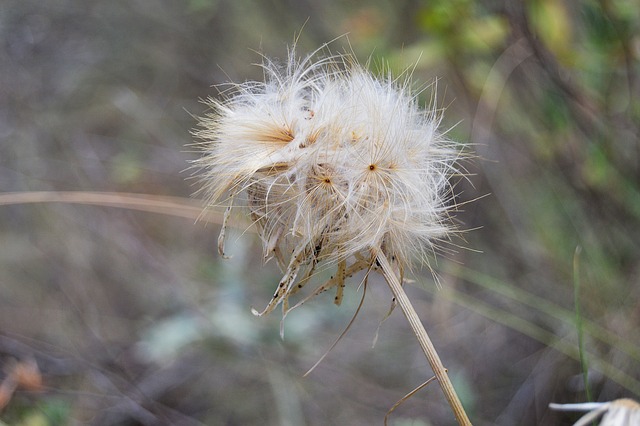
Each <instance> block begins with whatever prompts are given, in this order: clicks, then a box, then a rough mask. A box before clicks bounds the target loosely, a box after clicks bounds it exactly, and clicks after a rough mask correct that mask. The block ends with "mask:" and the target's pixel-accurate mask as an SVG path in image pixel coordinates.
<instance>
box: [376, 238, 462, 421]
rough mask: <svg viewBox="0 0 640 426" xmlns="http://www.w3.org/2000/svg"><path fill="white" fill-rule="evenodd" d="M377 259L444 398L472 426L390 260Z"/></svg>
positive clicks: (458, 416) (378, 256)
mask: <svg viewBox="0 0 640 426" xmlns="http://www.w3.org/2000/svg"><path fill="white" fill-rule="evenodd" d="M375 254H376V258H377V260H378V263H379V264H380V267H381V268H382V274H383V275H384V277H385V279H386V281H387V283H388V284H389V287H390V288H391V292H392V293H393V295H394V297H395V298H396V301H397V302H398V305H400V308H401V309H402V313H403V314H404V316H405V317H406V318H407V320H408V321H409V325H411V329H412V330H413V333H414V334H415V335H416V338H417V339H418V343H420V347H421V348H422V351H423V352H424V354H425V356H426V357H427V360H428V361H429V365H431V369H432V370H433V373H434V374H435V376H436V377H437V378H438V383H440V387H441V388H442V392H443V393H444V396H445V397H446V398H447V401H448V402H449V405H450V406H451V409H452V410H453V414H454V415H455V417H456V420H457V421H458V423H459V424H460V425H463V426H471V421H470V420H469V417H468V416H467V413H466V412H465V411H464V408H463V407H462V403H461V402H460V398H458V394H457V393H456V391H455V389H454V388H453V384H452V383H451V380H450V379H449V375H448V374H447V369H446V368H445V367H444V365H442V361H441V360H440V357H439V356H438V352H436V349H435V347H434V346H433V343H431V339H430V338H429V335H428V334H427V330H425V328H424V326H423V325H422V322H421V321H420V318H419V317H418V314H417V313H416V310H415V309H414V308H413V305H412V304H411V301H410V300H409V298H408V297H407V294H406V293H405V292H404V289H403V288H402V284H401V283H400V281H399V280H398V277H397V276H396V274H395V273H394V272H393V268H392V267H391V264H390V263H389V260H388V259H387V257H386V256H385V255H384V253H383V252H382V250H378V251H377V252H376V253H375Z"/></svg>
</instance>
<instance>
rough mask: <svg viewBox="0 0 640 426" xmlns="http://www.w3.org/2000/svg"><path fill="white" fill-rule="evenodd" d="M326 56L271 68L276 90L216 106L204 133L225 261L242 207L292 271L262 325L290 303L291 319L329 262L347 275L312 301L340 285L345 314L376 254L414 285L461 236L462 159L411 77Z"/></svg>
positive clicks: (204, 121) (245, 93)
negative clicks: (418, 272) (447, 242)
mask: <svg viewBox="0 0 640 426" xmlns="http://www.w3.org/2000/svg"><path fill="white" fill-rule="evenodd" d="M317 57H318V52H315V53H314V54H312V55H310V56H308V57H307V58H305V59H303V60H298V59H297V57H296V56H295V52H294V50H293V49H292V50H291V51H290V54H289V58H288V61H287V63H286V64H284V65H278V64H276V63H275V62H273V61H270V60H268V59H265V60H264V62H263V64H262V67H263V69H264V72H265V81H264V82H246V83H241V84H233V85H232V86H231V89H230V90H229V91H226V92H225V93H224V99H222V100H216V99H208V100H207V104H208V105H209V106H210V107H211V108H212V112H211V113H210V114H208V115H207V116H205V117H203V118H201V120H200V129H199V130H197V131H196V132H195V136H196V138H198V139H199V140H200V141H201V142H200V143H199V145H200V146H201V148H202V150H203V153H204V154H203V156H202V157H201V158H200V159H199V160H197V161H196V166H197V167H199V168H200V169H202V170H203V172H202V174H201V177H202V181H203V182H204V191H206V194H207V197H208V200H209V202H210V203H211V204H212V203H216V202H218V201H219V200H224V202H225V203H226V204H227V210H226V213H225V221H224V222H225V223H224V224H223V228H222V231H221V235H220V238H219V241H218V242H219V245H218V248H219V251H220V253H221V254H224V236H225V228H226V222H227V219H228V217H229V213H230V211H231V208H232V206H234V205H238V206H242V207H243V208H247V209H248V211H249V213H250V215H251V218H252V220H253V222H254V224H255V225H256V226H257V229H258V232H259V234H260V236H261V238H262V242H263V248H264V257H265V260H268V259H270V258H275V259H276V261H277V262H278V264H279V265H280V268H281V269H282V271H283V273H284V276H283V278H282V279H281V281H280V283H279V284H278V287H277V289H276V292H275V294H274V296H273V300H271V302H270V303H269V304H268V306H267V307H266V308H265V309H264V310H263V311H262V312H255V313H256V314H257V315H263V314H266V313H269V312H271V311H272V310H273V309H274V308H275V307H276V306H277V305H278V304H279V303H282V304H283V311H284V312H285V313H286V312H287V310H288V309H289V304H288V299H289V297H290V296H291V295H292V294H294V293H295V292H297V291H298V290H299V289H300V288H302V287H303V286H304V285H305V284H306V283H307V282H308V281H309V279H310V277H311V276H312V274H313V273H314V271H315V268H316V265H317V264H318V263H319V262H321V261H326V262H327V263H336V264H337V273H336V274H334V276H333V277H332V278H331V279H330V280H329V281H328V282H326V283H324V284H322V285H320V286H319V287H318V288H317V289H316V290H315V291H314V292H313V294H311V295H310V297H312V296H314V295H316V294H318V293H320V292H322V291H324V290H327V289H329V288H331V287H337V294H336V299H335V301H336V303H338V304H339V303H340V301H341V299H342V288H343V287H344V282H345V278H346V277H348V276H351V275H352V274H354V273H356V272H358V271H360V270H363V269H367V268H372V267H373V265H374V263H375V257H376V255H375V253H376V252H378V251H381V252H382V253H384V254H385V255H386V256H387V258H388V259H391V261H392V262H393V264H394V267H396V268H397V269H398V272H399V274H400V275H401V276H402V274H403V271H404V270H405V269H406V268H408V267H410V266H411V263H412V259H414V258H415V257H419V258H421V259H422V260H423V261H424V260H426V254H427V252H429V251H432V250H433V249H434V242H435V241H439V240H441V239H442V238H443V237H445V236H446V235H447V234H448V232H449V231H450V225H449V220H448V216H447V209H448V205H449V204H450V201H451V197H452V187H451V184H450V183H449V179H450V177H451V176H452V175H453V174H455V173H456V169H455V166H454V165H455V163H456V160H457V159H458V157H459V155H460V149H459V148H458V147H457V146H456V145H455V144H453V143H452V142H450V141H449V140H448V139H446V138H445V137H444V136H443V134H442V133H441V132H439V131H438V125H439V115H438V113H437V112H436V111H435V110H423V109H421V108H420V107H419V105H418V101H417V94H415V93H413V92H412V91H411V88H410V81H409V79H408V78H407V79H405V81H403V82H400V81H398V80H395V79H393V78H392V77H391V76H386V77H383V78H376V77H374V76H373V75H372V74H370V73H369V72H368V71H367V70H366V69H365V68H364V67H363V66H361V65H359V64H358V63H357V62H355V61H354V60H353V59H352V57H351V56H350V55H337V56H335V55H334V56H326V57H320V59H315V58H317ZM304 300H307V299H304ZM304 300H303V302H304Z"/></svg>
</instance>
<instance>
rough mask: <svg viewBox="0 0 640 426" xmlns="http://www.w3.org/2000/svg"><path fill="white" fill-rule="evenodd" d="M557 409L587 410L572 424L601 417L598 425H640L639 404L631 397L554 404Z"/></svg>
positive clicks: (582, 424) (585, 425)
mask: <svg viewBox="0 0 640 426" xmlns="http://www.w3.org/2000/svg"><path fill="white" fill-rule="evenodd" d="M549 406H550V407H551V408H552V409H554V410H559V411H588V413H587V414H585V415H584V416H582V417H581V418H580V420H578V421H577V422H576V423H574V425H573V426H587V425H589V424H591V423H593V422H595V421H596V420H597V419H598V418H600V417H602V420H601V421H600V426H633V425H640V404H639V403H638V402H636V401H634V400H633V399H628V398H622V399H616V400H615V401H611V402H585V403H580V404H554V403H551V404H549Z"/></svg>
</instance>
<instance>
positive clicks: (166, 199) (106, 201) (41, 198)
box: [0, 191, 222, 224]
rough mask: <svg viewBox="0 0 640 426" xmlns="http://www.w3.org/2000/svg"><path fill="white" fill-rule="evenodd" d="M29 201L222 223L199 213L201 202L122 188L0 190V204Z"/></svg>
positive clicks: (218, 217)
mask: <svg viewBox="0 0 640 426" xmlns="http://www.w3.org/2000/svg"><path fill="white" fill-rule="evenodd" d="M31 203H65V204H84V205H94V206H106V207H116V208H123V209H130V210H139V211H145V212H152V213H159V214H165V215H170V216H176V217H183V218H187V219H193V220H200V221H203V222H211V223H217V224H221V223H222V214H221V213H216V212H205V213H203V211H202V210H203V209H202V203H200V202H194V201H193V200H192V199H189V198H182V197H171V196H163V195H150V194H133V193H125V192H87V191H33V192H32V191H26V192H5V193H1V194H0V206H2V205H12V204H31Z"/></svg>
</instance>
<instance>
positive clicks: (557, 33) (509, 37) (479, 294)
mask: <svg viewBox="0 0 640 426" xmlns="http://www.w3.org/2000/svg"><path fill="white" fill-rule="evenodd" d="M346 3H347V2H339V1H336V0H326V1H317V0H296V1H294V0H271V1H264V2H259V1H255V0H182V1H172V0H129V1H122V0H116V1H98V0H49V1H46V2H43V1H40V0H3V1H2V2H1V3H0V192H2V193H11V192H22V191H108V192H120V193H143V194H152V195H154V196H171V197H181V198H178V200H180V201H179V202H180V203H183V204H184V206H185V207H186V206H194V205H195V206H199V205H201V203H200V202H199V201H198V200H195V199H193V198H191V199H190V197H191V194H192V193H193V192H194V191H195V190H196V189H197V186H194V181H193V180H192V179H189V177H190V176H191V174H192V172H190V171H185V169H187V168H188V166H189V161H190V160H193V159H194V158H196V156H197V154H196V153H195V152H194V148H193V147H189V146H188V145H189V144H190V143H191V141H192V140H191V136H190V131H191V130H192V129H193V128H194V127H195V126H196V119H195V118H194V116H198V115H202V114H204V113H205V112H206V108H205V107H204V105H202V103H200V102H199V101H200V100H201V99H203V98H206V97H208V96H217V95H218V90H217V88H216V87H215V85H219V84H223V83H225V82H229V81H235V82H241V81H244V80H252V79H261V78H262V73H261V70H260V69H259V67H256V66H253V65H252V64H255V63H258V62H260V60H261V59H260V55H259V54H258V53H257V52H260V53H264V54H265V55H267V56H270V57H280V58H284V57H285V55H286V52H287V46H288V45H290V44H291V43H292V42H293V41H294V39H295V37H297V36H298V35H299V37H298V42H297V44H298V47H297V48H298V51H299V53H300V54H306V53H308V52H311V51H313V50H315V49H316V48H318V47H320V46H321V45H322V44H323V43H325V42H328V41H331V40H334V39H335V38H336V37H338V36H341V35H345V34H348V38H347V37H343V38H340V39H338V40H337V41H335V42H334V43H333V44H332V45H331V46H332V50H334V51H342V50H344V49H352V50H353V51H354V52H355V54H356V55H357V56H358V58H359V59H360V60H361V61H362V62H364V61H366V60H367V59H368V58H370V57H371V58H372V61H371V63H372V69H373V71H374V72H375V71H376V70H379V69H380V64H381V63H383V62H382V61H383V59H384V60H385V61H388V63H389V66H390V67H391V69H393V70H396V71H397V72H400V71H402V70H404V69H406V68H407V67H413V66H415V71H414V73H413V75H414V80H415V81H416V87H425V86H426V85H428V84H430V83H431V82H433V81H434V79H436V78H437V79H438V83H437V91H438V98H437V99H438V101H437V103H438V106H440V107H442V108H444V109H445V110H444V120H443V129H450V130H449V131H448V134H449V136H450V137H451V138H452V139H454V140H456V141H460V142H461V143H465V144H470V145H471V150H472V151H473V152H474V153H475V154H476V155H477V156H478V159H477V160H476V161H474V162H473V163H470V164H466V167H467V169H468V170H469V173H470V176H469V179H468V181H465V180H463V181H461V182H460V183H459V184H458V186H457V189H458V190H459V193H460V195H459V199H458V201H459V203H460V204H461V207H460V211H459V212H458V213H457V214H456V221H457V222H459V228H460V229H463V230H468V231H469V232H464V233H463V234H462V235H461V236H462V238H459V239H454V242H455V243H456V245H458V246H459V247H460V248H459V249H457V250H456V251H455V252H451V253H448V254H447V255H445V256H441V257H439V258H438V259H437V260H434V261H433V265H434V268H435V269H436V271H437V273H438V275H439V277H440V282H441V284H442V286H441V288H438V287H437V285H436V284H435V282H434V279H433V277H432V276H431V274H430V273H429V272H428V271H424V272H423V273H421V274H418V275H417V276H415V277H413V279H414V282H413V283H412V284H411V285H410V286H407V292H408V293H409V296H410V297H411V299H412V301H413V303H414V304H415V306H416V309H417V310H418V312H419V314H420V316H421V318H422V320H423V322H424V323H425V325H426V328H427V330H428V331H429V333H430V335H431V338H432V339H433V341H434V344H435V346H436V348H437V349H438V351H439V353H440V356H441V357H442V359H443V362H444V364H445V365H446V367H448V369H449V373H450V375H451V377H452V379H453V381H454V384H455V386H456V388H457V390H458V392H459V394H460V397H461V399H462V401H463V403H464V405H465V407H466V408H467V410H468V413H469V416H470V417H471V419H472V420H473V422H474V424H476V425H516V424H517V425H542V424H544V425H570V424H572V423H573V422H575V420H576V419H577V418H578V417H579V414H572V413H568V414H567V413H557V412H553V411H550V410H549V409H548V404H549V402H558V403H572V402H586V401H589V400H592V401H610V400H613V399H616V398H621V397H630V398H635V399H639V398H640V332H639V331H638V330H639V328H640V327H639V326H640V302H639V300H640V143H639V140H638V135H639V126H640V79H639V78H640V72H639V71H640V68H639V62H638V59H639V56H640V28H639V27H640V16H639V15H640V4H639V3H638V2H637V1H616V0H599V1H597V0H583V1H560V0H531V1H506V0H484V1H470V0H447V1H444V0H441V1H440V0H399V1H392V0H374V1H353V2H349V4H346ZM421 96H422V99H423V101H424V102H425V103H426V102H428V100H429V99H430V96H431V94H430V90H426V91H425V92H424V93H423V94H422V95H421ZM0 195H2V194H0ZM99 197H100V196H99ZM2 200H3V202H4V203H9V204H6V205H2V206H0V368H1V369H2V370H1V371H0V380H1V385H0V405H1V406H3V407H4V408H2V409H1V410H2V411H0V419H1V421H2V422H4V423H5V424H11V425H25V426H26V425H77V424H78V425H79V424H93V425H165V424H173V425H369V424H382V421H383V418H384V415H385V413H386V412H387V410H388V409H390V408H391V406H392V405H393V404H394V403H395V402H396V401H397V400H399V399H400V398H402V397H403V395H405V394H406V393H407V392H409V391H410V390H412V389H413V388H414V387H416V386H418V385H419V384H420V383H422V382H423V381H425V380H426V379H428V378H429V377H431V375H432V373H431V371H430V369H429V367H428V365H427V363H426V362H425V359H424V356H423V355H422V353H421V351H420V349H419V347H418V345H417V343H416V341H415V337H414V336H413V335H412V333H411V331H410V329H409V327H408V324H407V323H406V320H405V319H404V317H403V316H402V314H401V312H400V311H399V310H396V311H395V312H394V313H393V314H392V315H391V317H390V318H389V319H388V320H386V321H385V322H384V323H383V324H382V325H381V326H380V328H379V333H378V338H377V343H376V345H375V347H374V348H372V344H373V342H374V339H375V337H376V331H377V330H378V326H379V325H380V321H381V320H382V319H383V318H384V315H385V314H386V312H387V309H388V306H389V300H390V295H389V292H388V290H387V288H386V285H385V283H384V282H383V281H382V280H381V279H380V278H375V279H372V280H371V282H370V285H369V286H368V290H367V296H366V300H365V303H364V307H363V308H362V311H361V312H360V314H359V316H358V318H357V319H356V320H355V323H354V324H353V326H352V327H351V329H350V330H349V332H348V333H347V334H346V336H345V337H344V338H343V339H342V341H341V342H340V343H339V344H338V345H337V346H336V347H335V349H333V350H332V351H331V352H330V353H329V355H328V356H327V358H326V359H325V360H324V361H323V362H322V363H321V364H320V365H319V367H318V368H316V369H315V370H314V371H313V372H312V373H311V374H310V375H309V376H308V377H306V378H303V377H302V376H303V374H304V373H305V372H306V371H307V369H309V368H310V367H311V366H312V365H313V364H314V363H315V362H316V361H317V360H318V359H319V358H320V357H321V356H322V355H323V354H324V353H325V352H326V351H327V350H328V349H329V347H330V346H331V344H332V342H333V341H334V340H335V339H336V338H337V337H338V336H339V335H340V333H341V332H342V330H343V329H344V328H345V327H346V325H347V323H348V322H349V320H350V318H351V317H352V315H353V314H354V312H355V310H356V307H357V305H358V303H359V301H360V298H361V296H362V289H358V288H357V287H358V283H359V281H360V280H359V279H358V278H355V279H354V280H353V281H352V282H351V285H349V286H348V288H347V291H346V295H345V300H344V302H343V305H342V306H341V307H336V306H334V305H333V303H331V302H332V298H333V295H332V294H325V295H322V296H320V297H318V298H316V299H315V300H314V301H313V302H312V303H309V304H307V305H305V306H304V307H303V308H301V309H298V310H296V311H294V312H293V313H292V314H290V315H289V316H288V317H287V321H286V323H285V338H284V340H283V339H281V338H280V336H279V329H280V319H281V318H280V316H279V314H278V313H274V314H272V315H270V316H269V317H267V318H257V317H254V316H252V315H251V313H250V307H251V306H255V307H258V308H262V307H263V306H264V305H265V304H266V303H267V302H268V301H269V299H270V297H271V295H272V292H273V289H274V287H275V285H276V283H277V282H278V280H279V271H278V270H277V268H276V266H275V265H274V264H268V265H266V266H262V265H261V249H260V246H259V244H258V241H257V238H256V236H255V235H252V234H251V233H250V232H246V233H243V232H242V230H240V231H237V232H235V233H232V236H231V238H229V243H230V246H229V250H228V251H229V253H230V254H232V255H233V258H232V259H231V260H222V259H221V258H220V257H219V256H218V255H217V253H216V250H215V244H216V239H217V235H218V231H219V226H218V225H216V224H215V223H207V222H206V221H204V220H202V221H198V222H196V221H195V220H194V217H190V218H189V217H187V218H185V217H175V216H172V215H165V214H158V213H154V212H140V211H132V210H128V209H120V208H113V207H104V206H96V205H92V206H88V205H82V204H69V203H59V202H58V203H36V204H15V203H16V202H17V201H19V199H18V196H16V195H15V194H9V195H8V196H7V195H6V194H5V198H3V199H2ZM472 200H475V201H473V202H470V201H472ZM12 203H13V204H12ZM215 214H217V213H216V212H214V215H215ZM19 373H20V374H19ZM18 379H19V380H18ZM13 385H15V386H13ZM14 387H15V389H14ZM454 423H455V421H454V420H453V417H452V414H451V412H450V410H449V408H448V405H447V404H446V401H445V399H444V397H443V396H442V393H441V391H440V388H439V386H438V385H437V384H431V385H429V386H428V387H427V388H425V389H423V390H421V391H420V392H418V393H417V394H416V396H414V397H413V398H411V399H410V400H408V401H407V402H406V403H404V404H403V405H402V406H400V407H399V408H398V409H397V410H396V411H395V412H394V413H393V414H392V415H391V417H390V422H389V424H390V425H396V426H408V425H414V426H427V425H452V424H454Z"/></svg>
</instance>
